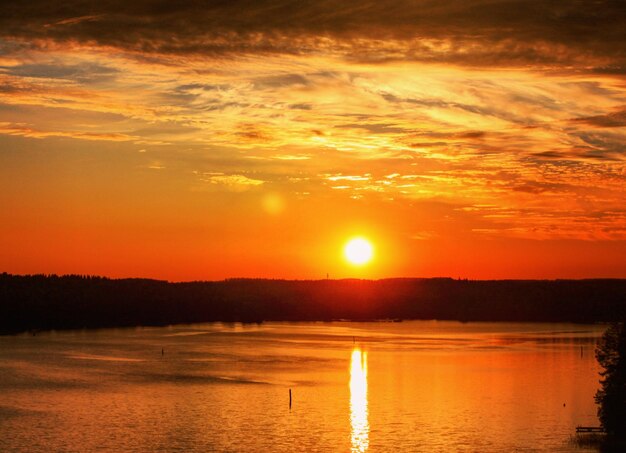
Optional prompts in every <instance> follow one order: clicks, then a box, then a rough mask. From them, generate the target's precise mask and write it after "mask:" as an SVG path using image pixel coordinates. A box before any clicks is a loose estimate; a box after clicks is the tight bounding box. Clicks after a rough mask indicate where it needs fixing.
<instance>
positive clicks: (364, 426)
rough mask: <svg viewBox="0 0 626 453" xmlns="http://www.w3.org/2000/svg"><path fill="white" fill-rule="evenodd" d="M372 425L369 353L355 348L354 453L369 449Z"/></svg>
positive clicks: (352, 387)
mask: <svg viewBox="0 0 626 453" xmlns="http://www.w3.org/2000/svg"><path fill="white" fill-rule="evenodd" d="M369 432H370V425H369V420H368V412H367V352H363V351H361V349H359V348H354V350H353V351H352V360H351V363H350V434H351V441H352V452H353V453H363V452H365V451H367V449H368V447H369Z"/></svg>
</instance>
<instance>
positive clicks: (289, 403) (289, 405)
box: [289, 389, 291, 409]
mask: <svg viewBox="0 0 626 453" xmlns="http://www.w3.org/2000/svg"><path fill="white" fill-rule="evenodd" d="M289 409H291V389H289Z"/></svg>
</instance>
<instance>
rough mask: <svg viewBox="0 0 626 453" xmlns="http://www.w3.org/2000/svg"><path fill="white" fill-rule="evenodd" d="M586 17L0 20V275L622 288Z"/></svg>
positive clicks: (292, 14)
mask: <svg viewBox="0 0 626 453" xmlns="http://www.w3.org/2000/svg"><path fill="white" fill-rule="evenodd" d="M545 3H550V5H546V4H545ZM589 3H590V4H589V5H587V4H582V5H581V4H578V3H575V2H543V1H539V0H536V1H526V2H521V1H513V0H512V1H504V0H496V1H490V2H486V1H475V2H466V1H463V2H462V1H460V0H459V1H451V2H446V4H441V2H431V1H425V0H422V1H413V2H409V1H404V0H391V1H389V2H370V1H367V0H364V1H358V2H357V1H356V0H344V1H341V2H329V1H325V0H315V1H311V2H306V4H302V2H295V1H286V2H277V1H271V0H259V1H258V2H254V4H249V3H248V2H242V1H238V0H234V1H232V2H229V3H228V4H226V5H224V4H221V3H218V2H204V3H203V2H192V1H188V2H187V1H183V2H179V3H176V6H175V7H172V6H168V5H169V3H168V2H147V1H139V2H134V3H133V5H126V4H125V3H124V2H119V1H117V0H104V1H99V2H95V1H94V2H92V1H86V2H83V3H81V4H80V5H74V6H73V7H72V8H70V7H67V6H63V5H54V4H50V2H43V0H35V1H33V2H28V4H24V5H1V6H0V271H6V272H12V273H80V274H99V275H107V276H114V277H122V276H141V277H155V278H164V279H171V280H191V279H221V278H225V277H238V276H245V277H276V278H324V277H325V276H326V273H329V274H330V276H331V277H335V278H339V277H368V278H382V277H394V276H423V277H428V276H452V277H468V278H558V277H562V278H583V277H626V207H625V206H626V203H625V202H626V184H625V182H626V164H625V160H624V156H625V151H626V148H625V147H626V76H625V74H626V60H625V59H624V55H623V46H624V45H625V44H626V31H624V27H623V24H624V22H625V21H626V12H624V11H623V8H622V7H620V5H619V4H617V3H616V2H612V1H608V0H607V1H604V2H600V3H602V5H597V4H596V3H593V4H591V2H589ZM356 235H361V236H367V237H369V238H370V239H371V241H372V242H373V243H374V245H375V248H376V258H375V260H374V262H373V263H372V264H371V265H368V266H363V267H360V268H354V267H350V266H349V265H347V264H346V262H345V260H343V259H342V257H341V249H342V246H343V244H344V243H345V241H347V240H348V239H349V238H350V237H352V236H356Z"/></svg>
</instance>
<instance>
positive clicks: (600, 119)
mask: <svg viewBox="0 0 626 453" xmlns="http://www.w3.org/2000/svg"><path fill="white" fill-rule="evenodd" d="M572 121H578V122H581V123H585V124H588V125H590V126H596V127H626V108H624V107H622V108H620V109H618V110H616V111H614V112H611V113H607V114H605V115H595V116H588V117H583V118H575V119H574V120H572Z"/></svg>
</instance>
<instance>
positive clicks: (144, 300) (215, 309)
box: [0, 273, 626, 333]
mask: <svg viewBox="0 0 626 453" xmlns="http://www.w3.org/2000/svg"><path fill="white" fill-rule="evenodd" d="M625 314H626V280H620V279H596V280H484V281H469V280H453V279H451V278H430V279H384V280H315V281H310V280H309V281H306V280H302V281H299V280H297V281H293V280H264V279H230V280H224V281H211V282H187V283H169V282H165V281H159V280H148V279H108V278H102V277H90V276H78V275H67V276H56V275H28V276H19V275H10V274H7V273H4V274H0V333H14V332H22V331H27V330H47V329H75V328H96V327H114V326H136V325H167V324H178V323H191V322H210V321H225V322H236V321H240V322H260V321H270V320H272V321H318V320H321V321H324V320H333V319H350V320H375V319H442V320H443V319H448V320H460V321H531V322H540V321H545V322H557V321H558V322H561V321H570V322H600V321H602V322H605V321H616V320H622V319H624V315H625Z"/></svg>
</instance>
